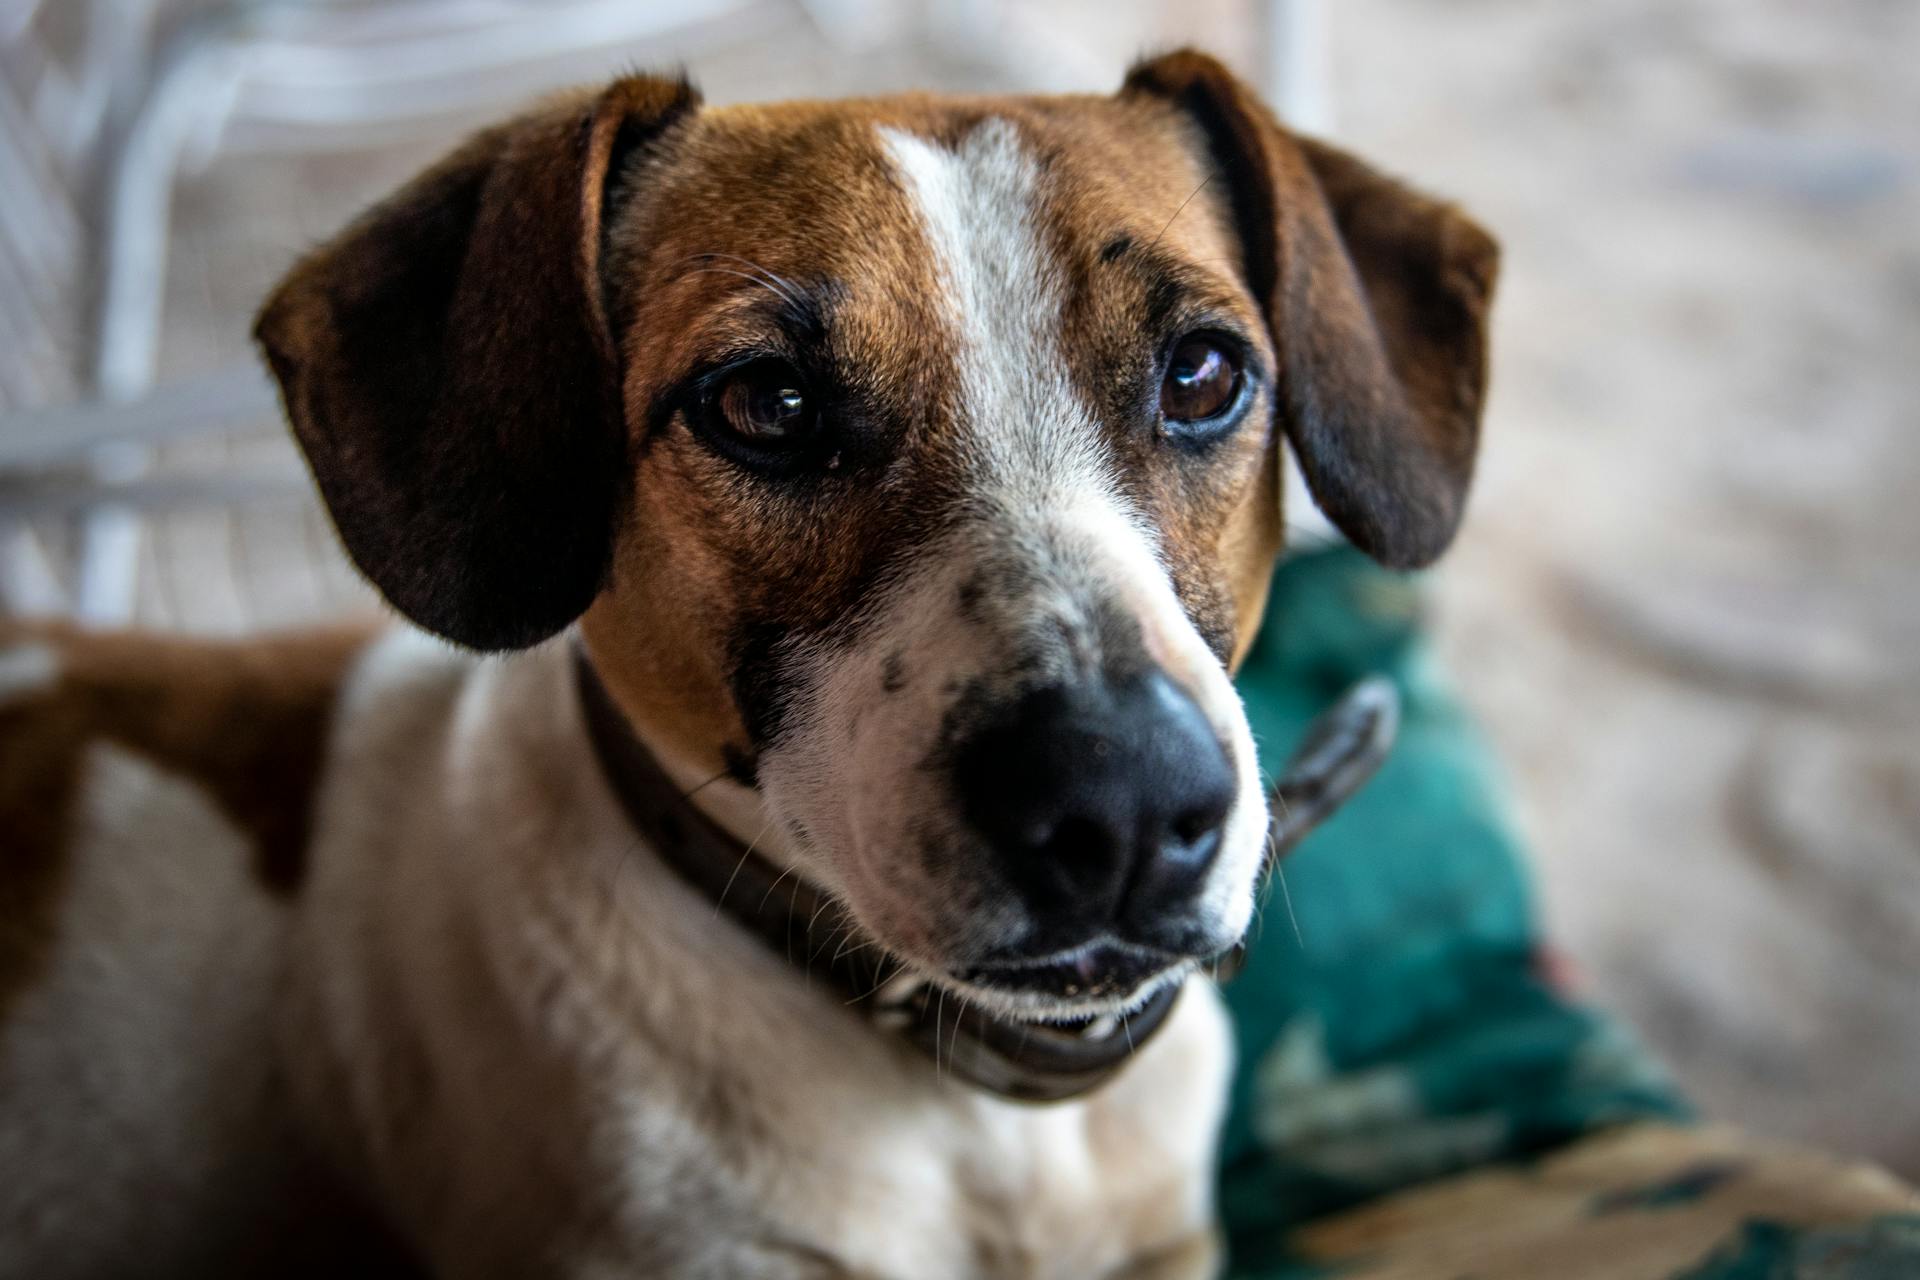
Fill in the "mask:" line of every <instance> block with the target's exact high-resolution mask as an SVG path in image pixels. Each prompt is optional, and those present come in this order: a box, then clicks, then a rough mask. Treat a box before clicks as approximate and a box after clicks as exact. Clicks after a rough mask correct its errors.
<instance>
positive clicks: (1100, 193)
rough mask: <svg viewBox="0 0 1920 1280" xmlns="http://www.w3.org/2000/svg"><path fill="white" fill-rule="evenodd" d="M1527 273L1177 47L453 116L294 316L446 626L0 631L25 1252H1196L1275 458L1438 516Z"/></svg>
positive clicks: (889, 1256) (515, 1261)
mask: <svg viewBox="0 0 1920 1280" xmlns="http://www.w3.org/2000/svg"><path fill="white" fill-rule="evenodd" d="M1496 266H1497V249H1496V246H1495V244H1494V242H1493V240H1492V239H1491V238H1490V237H1489V236H1488V235H1487V233H1486V232H1484V231H1483V230H1481V229H1480V228H1479V227H1478V226H1477V225H1476V224H1475V223H1474V222H1473V221H1471V220H1470V219H1469V218H1468V217H1467V216H1465V215H1464V214H1462V213H1461V212H1459V211H1458V210H1457V209H1455V208H1454V207H1453V206H1451V205H1448V204H1445V203H1441V202H1439V201H1436V200H1433V199H1430V198H1428V197H1426V196H1423V195H1420V194H1417V193H1416V192H1414V191H1412V190H1410V189H1409V188H1407V187H1405V186H1403V185H1401V184H1400V183H1398V182H1397V181H1394V180H1391V179H1389V178H1386V177H1383V176H1381V175H1380V174H1379V173H1377V172H1376V171H1374V170H1373V169H1371V168H1369V167H1368V166H1367V165H1365V164H1364V163H1362V162H1361V161H1359V160H1357V159H1354V158H1353V157H1351V156H1349V155H1347V154H1345V153H1344V152H1342V151H1339V150H1337V149H1335V148H1333V147H1331V146H1328V145H1326V144H1323V143H1320V142H1317V141H1312V140H1309V139H1307V138H1304V137H1299V136H1296V135H1294V134H1293V133H1291V132H1289V131H1288V130H1287V129H1285V128H1284V127H1282V126H1281V125H1279V124H1278V123H1277V122H1276V121H1275V119H1274V118H1273V116H1272V115H1271V114H1270V113H1269V112H1268V110H1267V109H1266V108H1265V107H1263V106H1262V105H1261V104H1260V103H1259V101H1258V100H1257V98H1256V96H1255V95H1254V94H1253V93H1252V92H1251V91H1250V90H1249V89H1248V88H1247V87H1246V86H1245V85H1244V84H1242V83H1241V82H1240V81H1238V80H1237V79H1236V78H1235V77H1234V76H1233V75H1232V74H1231V73H1229V72H1228V71H1227V70H1226V69H1225V68H1223V67H1222V66H1221V65H1220V64H1219V63H1217V62H1216V61H1214V60H1213V59H1211V58H1209V57H1207V56H1205V55H1203V54H1199V53H1195V52H1191V51H1185V52H1178V53H1173V54H1169V55H1165V56H1162V57H1158V58H1155V59H1151V60H1148V61H1145V62H1143V63H1142V64H1140V65H1138V66H1136V67H1135V68H1134V69H1133V70H1132V71H1131V72H1130V74H1129V75H1128V76H1127V77H1126V79H1125V83H1124V85H1123V87H1122V88H1121V89H1120V90H1119V91H1118V92H1117V93H1115V94H1113V95H1111V96H1091V95H1090V96H1075V97H1040V98H1017V97H1004V98H939V97H926V96H904V97H895V98H884V99H875V100H869V101H846V102H812V103H792V104H782V105H770V106H769V105H745V106H731V107H725V108H711V107H707V106H705V105H703V104H702V102H701V100H700V98H699V96H698V94H697V93H696V92H695V91H694V90H693V89H692V88H691V87H690V86H689V85H688V84H687V83H686V82H685V81H684V80H682V79H672V78H656V77H650V76H645V75H634V76H629V77H626V78H622V79H619V80H616V81H615V82H613V83H612V84H611V85H609V86H607V87H605V88H601V89H598V90H595V91H592V92H583V93H578V94H573V95H569V96H565V97H561V98H557V99H553V100H550V101H548V102H546V103H544V104H542V105H540V106H539V107H537V108H536V109H534V110H532V111H531V112H530V113H529V114H526V115H524V116H522V117H520V118H518V119H515V120H513V121H511V122H509V123H506V124H503V125H501V126H498V127H496V128H492V129H489V130H487V131H485V132H482V133H480V134H479V135H478V136H476V137H474V138H473V139H472V140H471V141H469V142H468V143H467V144H465V145H464V146H462V147H461V148H459V149H458V150H456V151H455V152H454V153H453V154H452V155H450V156H449V157H447V158H446V159H445V160H444V161H442V162H441V163H439V164H438V165H436V166H434V167H433V168H431V169H429V170H427V171H426V172H425V173H423V174H422V175H420V176H419V177H418V178H417V179H415V180H414V181H413V182H411V183H410V184H408V185H407V186H405V187H404V188H403V189H401V190H400V191H399V192H398V193H397V194H396V195H394V196H393V197H391V198H390V199H388V200H387V201H386V202H384V203H382V204H380V205H378V206H376V207H375V208H373V209H372V210H371V211H370V212H368V213H366V214H365V215H364V216H362V217H361V218H360V219H359V220H358V221H356V222H354V223H353V224H352V225H350V226H349V227H348V228H347V229H346V230H344V231H343V232H341V233H340V234H339V235H338V236H337V237H335V238H334V239H332V240H331V241H330V242H328V243H326V244H324V245H323V246H321V247H320V248H318V249H317V250H315V251H314V252H312V253H311V254H310V255H308V256H307V257H306V258H305V259H304V260H303V261H301V262H299V263H298V264H297V265H296V266H295V267H294V268H293V269H292V271H291V272H290V274H288V276H287V277H286V278H285V280H284V282H283V283H281V284H280V286H279V287H278V288H277V290H276V291H275V292H274V293H273V294H272V296H271V297H270V298H269V299H268V301H267V302H266V304H265V306H264V308H263V310H262V312H261V314H260V317H259V321H258V326H257V337H258V340H259V342H260V345H261V347H262V348H263V350H264V353H265V356H266V359H267V361H268V363H269V364H270V366H271V369H272V372H273V375H274V376H275V378H276V379H277V381H278V383H279V386H280V388H281V391H282V395H283V400H284V405H285V409H286V413H287V417H288V419H289V420H290V422H291V425H292V429H293V431H294V434H295V436H296V437H297V439H298V442H299V444H300V446H301V448H302V450H303V451H304V453H305V456H306V458H307V460H308V463H309V465H310V467H311V470H312V473H313V476H314V479H315V481H316V482H317V484H318V487H319V491H320V494H321V495H322V497H323V499H324V501H325V504H326V506H327V508H328V510H329V512H330V514H331V517H332V519H333V521H334V524H335V526H336V528H337V530H338V532H339V535H340V538H341V540H342V541H343V543H344V545H345V547H346V550H347V551H348V552H349V554H350V555H351V557H352V558H353V560H354V562H355V563H356V565H357V566H358V567H359V568H360V570H361V571H362V572H363V573H364V574H365V575H366V576H367V577H368V578H369V579H370V580H371V581H372V582H373V584H374V585H375V586H376V587H378V589H379V590H380V592H381V593H382V594H383V595H384V597H385V599H386V600H387V601H388V602H389V603H390V604H391V605H392V607H393V608H394V609H395V610H397V611H398V612H399V613H400V614H401V615H404V617H405V619H407V620H408V621H409V622H410V623H411V624H413V625H412V626H409V627H400V628H397V629H391V630H384V629H380V628H372V629H369V628H354V627H346V628H341V629H336V630H331V631H326V632H311V633H304V634H297V635H285V636H273V637H265V638H260V639H256V640H250V641H244V642H231V643H229V642H212V641H201V642H190V641H183V640H169V639H161V638H156V637H139V636H129V635H92V634H86V633H83V632H79V631H75V630H71V629H65V628H62V627H59V626H57V625H24V624H16V625H15V626H13V627H12V628H10V630H9V631H8V633H7V635H6V638H5V642H4V644H3V645H0V815H3V816H0V823H3V824H4V825H3V826H0V830H4V831H5V833H6V835H5V848H6V855H5V858H4V861H3V862H0V895H4V897H0V906H3V908H4V909H0V1171H4V1176H0V1273H4V1274H7V1275H23V1276H24V1275H32V1276H35V1277H41V1278H43V1280H44V1278H48V1277H62V1276H123V1275H193V1276H208V1275H225V1274H273V1275H301V1274H322V1273H324V1274H329V1275H339V1274H354V1275H362V1274H394V1275H404V1274H435V1275H446V1276H463V1277H464V1276H514V1277H522V1276H531V1275H555V1276H567V1277H600V1276H608V1277H611V1276H676V1277H681V1276H684V1277H733V1278H740V1277H747V1278H755V1277H760V1278H766V1280H789V1278H795V1277H828V1276H832V1277H869V1278H874V1280H878V1278H881V1277H910V1278H912V1280H941V1278H944V1277H955V1278H957V1277H1055V1278H1060V1280H1088V1278H1089V1277H1108V1278H1113V1280H1118V1278H1121V1277H1132V1278H1134V1280H1146V1278H1148V1277H1182V1278H1184V1277H1199V1276H1206V1275H1211V1274H1214V1272H1215V1271H1216V1269H1217V1268H1218V1266H1219V1265H1220V1249H1219V1243H1218V1240H1217V1232H1216V1229H1215V1226H1214V1221H1213V1193H1212V1190H1211V1182H1212V1176H1213V1168H1212V1165H1213V1159H1214V1149H1215V1142H1216V1129H1217V1127H1218V1125H1219V1123H1220V1120H1221V1116H1222V1111H1223V1106H1224V1098H1225V1092H1226V1088H1227V1083H1228V1075H1229V1069H1230V1060H1231V1048H1230V1043H1229V1035H1228V1028H1227V1025H1226V1022H1225V1019H1224V1015H1223V1011H1222V1006H1221V1005H1220V1003H1219V1000H1218V997H1217V995H1216V994H1215V992H1214V990H1213V987H1212V985H1211V984H1210V982H1208V981H1207V979H1206V977H1205V976H1204V972H1203V971H1204V969H1205V967H1206V966H1207V965H1208V964H1210V963H1211V962H1212V960H1213V959H1214V958H1215V957H1218V956H1219V955H1220V954H1221V953H1223V952H1226V951H1228V950H1229V949H1230V948H1232V947H1233V946H1234V944H1235V943H1236V941H1237V940H1238V939H1239V938H1240V937H1241V934H1242V933H1243V931H1244V930H1245V929H1246V927H1247V924H1248V921H1249V918H1250V914H1251V912H1252V910H1253V903H1254V892H1255V881H1256V878H1257V873H1258V871H1259V869H1260V867H1261V863H1262V855H1263V844H1264V841H1265V839H1266V833H1267V829H1268V813H1267V804H1266V799H1265V796H1264V793H1263V788H1262V785H1261V776H1260V772H1259V769H1258V766H1257V764H1256V759H1255V751H1254V743H1253V741H1252V739H1251V736H1250V734H1249V731H1248V727H1247V722H1246V718H1245V716H1244V714H1243V712H1242V710H1241V707H1240V704H1239V702H1238V700H1237V698H1236V695H1235V693H1234V690H1233V688H1232V685H1231V684H1230V681H1229V674H1230V672H1231V671H1232V670H1233V668H1234V666H1235V664H1236V662H1237V661H1238V660H1239V658H1240V657H1241V656H1242V655H1243V654H1244V653H1245V652H1246V650H1247V647H1248V645H1249V644H1250V642H1251V641H1252V638H1253V636H1254V633H1255V630H1256V628H1257V627H1258V626H1259V624H1260V621H1261V615H1262V611H1263V606H1264V603H1265V594H1266V587H1267V582H1268V578H1269V575H1270V571H1271V567H1272V564H1273V562H1274V559H1275V557H1276V555H1277V553H1278V551H1279V549H1280V545H1281V541H1282V529H1283V523H1282V514H1281V493H1282V470H1281V468H1282V466H1283V465H1286V464H1285V461H1284V455H1285V453H1286V452H1287V448H1288V445H1289V443H1290V445H1291V450H1292V452H1293V453H1294V455H1295V456H1297V459H1298V465H1299V466H1300V467H1301V469H1302V472H1303V475H1304V479H1305V481H1306V483H1307V485H1308V486H1309V488H1310V489H1311V491H1312V493H1313V495H1314V497H1315V499H1316V502H1317V504H1318V505H1319V506H1320V507H1321V508H1322V510H1323V511H1324V512H1325V513H1326V514H1327V516H1328V517H1329V518H1330V519H1331V521H1332V522H1333V523H1334V524H1335V525H1337V526H1338V528H1339V529H1340V530H1341V531H1343V532H1344V533H1345V534H1346V536H1347V537H1348V538H1349V539H1351V541H1352V542H1353V543H1355V544H1356V545H1357V546H1358V547H1360V548H1361V549H1363V550H1364V551H1366V552H1367V553H1369V554H1371V555H1372V556H1374V557H1375V558H1377V559H1378V560H1380V561H1382V562H1384V563H1386V564H1388V565H1390V566H1395V567H1415V566H1420V565H1424V564H1426V563H1428V562H1430V561H1431V560H1433V559H1434V558H1435V557H1436V556H1437V555H1438V554H1439V553H1440V552H1441V551H1442V550H1443V548H1444V547H1445V546H1446V545H1447V544H1448V542H1449V541H1450V539H1451V538H1452V536H1453V534H1454V532H1455V529H1456V525H1457V524H1458V521H1459V519H1460V515H1461V510H1462V506H1463V503H1464V501H1465V496H1466V492H1467V489H1468V485H1469V481H1470V478H1471V474H1472V471H1473V465H1474V459H1475V455H1476V451H1477V445H1478V437H1479V421H1480V414H1481V404H1482V399H1483V396H1484V391H1485V385H1486V317H1487V311H1488V306H1489V302H1490V299H1491V294H1492V290H1493V285H1494V279H1495V273H1496ZM448 642H451V643H448ZM822 919H826V920H830V921H832V922H833V926H832V928H831V929H830V930H829V929H826V928H823V927H822V926H821V924H820V923H819V922H820V921H821V920H822ZM783 941H784V943H785V946H784V954H783V947H782V942H783ZM829 951H833V952H837V953H838V954H836V955H833V956H829V955H828V954H827V952H829ZM849 957H852V958H851V959H850V958H849ZM861 983H865V984H866V988H865V989H864V990H862V989H859V984H861ZM1176 997H1177V998H1176ZM863 1000H864V1001H866V1002H867V1003H868V1004H871V1005H872V1006H873V1007H874V1009H873V1010H872V1011H869V1010H868V1009H867V1008H866V1007H865V1006H864V1005H863V1003H862V1002H863ZM1149 1023H1150V1025H1148V1024H1149ZM1010 1031H1018V1032H1019V1033H1020V1034H1019V1035H1017V1036H1012V1035H1009V1034H1008V1033H1009V1032H1010ZM1136 1031H1138V1032H1139V1035H1138V1036H1137V1038H1136V1037H1135V1034H1134V1033H1135V1032H1136ZM1121 1036H1124V1037H1126V1043H1125V1046H1124V1049H1120V1050H1116V1049H1115V1048H1114V1046H1115V1044H1116V1043H1118V1040H1117V1038H1118V1037H1121ZM1029 1041H1030V1042H1031V1043H1036V1044H1042V1045H1044V1048H1043V1049H1042V1050H1040V1051H1037V1052H1036V1051H1032V1050H1029V1049H1028V1048H1024V1047H1021V1045H1022V1044H1024V1043H1027V1042H1029Z"/></svg>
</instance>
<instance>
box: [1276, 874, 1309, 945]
mask: <svg viewBox="0 0 1920 1280" xmlns="http://www.w3.org/2000/svg"><path fill="white" fill-rule="evenodd" d="M1273 878H1274V879H1276V880H1278V881H1279V882H1280V900H1281V901H1282V902H1284V903H1286V904H1287V923H1288V924H1290V925H1292V926H1293V942H1294V945H1295V946H1297V947H1299V948H1300V949H1301V950H1303V951H1304V950H1306V946H1307V940H1306V939H1305V938H1304V937H1302V936H1301V935H1300V918H1299V917H1298V916H1296V915H1294V914H1293V892H1292V891H1291V890H1290V889H1288V888H1287V871H1286V868H1285V867H1282V866H1281V865H1280V864H1279V863H1277V862H1276V863H1274V865H1273Z"/></svg>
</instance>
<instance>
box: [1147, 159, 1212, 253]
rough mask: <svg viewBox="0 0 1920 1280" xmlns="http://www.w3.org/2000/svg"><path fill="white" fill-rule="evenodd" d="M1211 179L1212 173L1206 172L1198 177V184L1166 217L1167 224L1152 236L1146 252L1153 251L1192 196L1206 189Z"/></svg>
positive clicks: (1190, 202) (1188, 203) (1191, 199)
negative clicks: (1169, 215) (1157, 233)
mask: <svg viewBox="0 0 1920 1280" xmlns="http://www.w3.org/2000/svg"><path fill="white" fill-rule="evenodd" d="M1212 181H1213V175H1212V174H1208V175H1207V176H1206V177H1204V178H1202V179H1200V185H1199V186H1197V187H1195V188H1194V189H1193V190H1192V191H1190V192H1188V193H1187V198H1186V199H1185V200H1182V201H1181V202H1180V207H1179V208H1178V209H1175V210H1174V211H1173V217H1171V218H1168V219H1167V225H1166V226H1164V227H1162V228H1160V234H1159V235H1157V236H1155V237H1154V238H1153V243H1152V244H1150V245H1148V246H1147V252H1149V253H1151V252H1153V250H1154V248H1155V247H1156V246H1157V245H1158V244H1159V243H1160V241H1161V240H1162V239H1164V238H1165V237H1166V234H1167V232H1169V231H1171V230H1172V229H1173V224H1174V223H1175V222H1177V221H1179V219H1180V215H1181V214H1182V213H1184V212H1186V208H1187V206H1188V205H1190V204H1192V203H1193V198H1194V197H1195V196H1197V195H1199V194H1200V193H1201V192H1202V191H1204V190H1206V187H1207V184H1208V183H1209V182H1212Z"/></svg>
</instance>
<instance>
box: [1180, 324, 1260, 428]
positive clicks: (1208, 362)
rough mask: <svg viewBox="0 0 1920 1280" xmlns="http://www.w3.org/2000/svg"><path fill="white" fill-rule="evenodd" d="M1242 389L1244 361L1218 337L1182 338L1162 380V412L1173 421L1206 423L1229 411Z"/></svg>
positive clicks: (1193, 336)
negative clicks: (1241, 374)
mask: <svg viewBox="0 0 1920 1280" xmlns="http://www.w3.org/2000/svg"><path fill="white" fill-rule="evenodd" d="M1239 390H1240V364H1239V361H1238V360H1237V359H1236V358H1235V356H1234V353H1233V352H1232V351H1230V350H1228V349H1227V347H1226V346H1225V345H1224V344H1222V343H1221V342H1220V341H1219V340H1218V339H1216V338H1210V337H1208V336H1206V335H1205V334H1191V335H1189V336H1187V337H1185V338H1182V339H1181V340H1180V342H1179V345H1178V346H1176V347H1174V349H1173V358H1172V359H1171V360H1169V361H1167V375H1166V377H1165V378H1164V379H1162V380H1161V383H1160V413H1161V415H1162V416H1163V417H1165V418H1166V420H1167V421H1168V422H1170V423H1186V422H1204V421H1205V420H1206V419H1208V418H1215V417H1218V416H1219V415H1220V414H1222V413H1224V412H1226V410H1227V408H1228V406H1230V405H1231V404H1232V403H1233V401H1234V398H1235V396H1236V395H1237V394H1238V393H1239Z"/></svg>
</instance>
